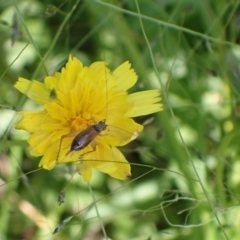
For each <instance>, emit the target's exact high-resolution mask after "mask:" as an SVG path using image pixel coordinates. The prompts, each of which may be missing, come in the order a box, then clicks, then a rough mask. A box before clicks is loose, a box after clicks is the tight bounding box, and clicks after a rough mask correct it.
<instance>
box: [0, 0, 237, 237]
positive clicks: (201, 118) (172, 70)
mask: <svg viewBox="0 0 240 240" xmlns="http://www.w3.org/2000/svg"><path fill="white" fill-rule="evenodd" d="M239 3H240V1H239V0H237V1H236V0H228V1H227V0H220V1H213V0H197V1H187V0H182V1H178V0H172V1H156V0H155V1H154V0H152V1H149V0H132V1H117V0H108V1H99V0H88V1H80V0H65V1H64V0H52V1H47V0H42V1H40V0H19V1H17V0H12V1H1V2H0V36H1V37H0V56H1V58H0V104H1V109H0V138H1V141H0V239H2V240H20V239H40V240H48V239H56V240H67V239H85V240H87V239H105V238H104V234H103V230H102V229H103V228H104V229H105V231H106V235H107V236H108V238H109V239H113V240H126V239H133V240H147V239H151V240H157V239H171V240H173V239H181V240H183V239H186V240H187V239H194V240H202V239H231V240H234V239H239V221H240V209H239V201H240V200H239V199H240V194H239V189H240V151H239V149H240V148H239V139H240V119H239V118H240V104H239V92H240V68H239V61H240V47H239V40H240V8H239V6H240V5H239ZM69 54H72V55H73V56H75V57H77V58H79V59H80V60H81V61H82V62H84V64H85V65H90V64H91V63H92V62H95V61H99V60H100V61H106V62H107V63H108V66H109V67H110V68H111V69H115V68H116V67H117V66H118V65H120V64H121V63H123V62H124V61H126V60H129V61H130V62H131V64H132V67H133V68H134V69H135V71H136V73H137V74H138V77H139V81H138V84H137V85H136V86H135V87H134V88H133V89H131V90H132V92H134V91H139V90H147V89H156V88H159V89H161V92H162V98H163V104H164V108H165V109H164V111H162V112H159V113H157V114H154V115H152V116H146V117H139V118H137V119H136V121H137V122H139V123H141V124H143V123H145V129H144V131H143V132H142V133H141V134H140V136H139V137H138V138H137V139H136V140H135V141H133V142H131V143H130V144H129V145H127V146H125V147H123V148H122V151H123V152H124V155H125V156H126V158H127V159H128V160H129V162H130V163H131V164H132V177H131V178H129V179H128V180H126V181H118V180H116V179H113V178H111V177H109V176H108V175H104V174H103V173H99V172H97V171H96V172H94V174H93V175H94V176H93V179H92V181H91V182H90V186H91V187H89V186H88V184H87V183H85V182H84V181H83V180H82V178H81V176H80V175H78V174H75V168H74V166H72V165H71V164H59V165H58V166H57V167H56V168H54V170H52V171H47V170H42V169H39V168H38V163H39V161H40V157H39V158H36V157H32V156H31V154H30V149H29V146H28V143H27V141H26V139H27V137H28V136H29V135H28V133H26V132H24V131H19V130H16V129H15V128H14V124H15V122H16V121H17V119H18V114H17V113H16V111H15V110H21V109H38V108H39V106H37V105H36V104H34V103H33V102H32V101H31V100H29V99H26V97H24V96H23V94H21V93H20V92H18V91H17V89H15V88H14V87H13V85H14V84H15V82H16V81H17V79H18V77H24V78H27V79H36V80H38V81H43V80H44V78H45V77H46V76H47V75H51V74H54V72H56V71H59V70H60V69H61V67H62V66H64V64H65V63H66V61H67V59H68V56H69ZM143 101H144V100H143ZM10 106H13V107H14V109H12V108H11V107H10ZM62 192H64V194H65V198H64V200H65V202H64V203H63V204H61V205H60V206H59V204H58V197H59V195H61V193H62ZM96 207H97V209H98V213H99V214H97V212H96ZM56 228H57V229H56ZM54 231H55V232H56V233H55V234H53V232H54Z"/></svg>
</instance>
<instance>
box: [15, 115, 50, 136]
mask: <svg viewBox="0 0 240 240" xmlns="http://www.w3.org/2000/svg"><path fill="white" fill-rule="evenodd" d="M18 113H19V114H20V115H21V116H22V119H21V120H20V121H19V122H18V123H17V124H16V129H23V130H26V131H28V132H35V131H37V130H38V129H39V128H40V126H41V124H42V123H43V121H44V120H46V121H47V120H48V117H47V114H46V111H37V110H36V111H21V112H18Z"/></svg>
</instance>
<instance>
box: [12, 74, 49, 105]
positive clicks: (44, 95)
mask: <svg viewBox="0 0 240 240" xmlns="http://www.w3.org/2000/svg"><path fill="white" fill-rule="evenodd" d="M14 87H15V88H17V89H18V90H19V91H20V92H22V93H24V94H25V95H27V96H28V97H29V98H30V99H32V100H34V101H35V102H36V103H39V104H45V103H48V102H49V99H50V91H49V89H47V87H46V86H45V85H44V84H43V83H41V82H38V81H36V80H32V81H29V80H27V79H24V78H19V79H18V81H17V83H16V84H15V85H14Z"/></svg>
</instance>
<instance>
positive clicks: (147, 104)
mask: <svg viewBox="0 0 240 240" xmlns="http://www.w3.org/2000/svg"><path fill="white" fill-rule="evenodd" d="M160 100H161V97H160V91H159V90H157V89H155V90H148V91H142V92H137V93H132V94H129V95H128V101H129V102H132V103H134V105H135V108H134V109H131V110H130V111H129V112H128V113H127V114H126V115H127V116H128V117H137V116H143V115H147V114H151V113H155V112H159V111H162V110H163V104H161V103H160Z"/></svg>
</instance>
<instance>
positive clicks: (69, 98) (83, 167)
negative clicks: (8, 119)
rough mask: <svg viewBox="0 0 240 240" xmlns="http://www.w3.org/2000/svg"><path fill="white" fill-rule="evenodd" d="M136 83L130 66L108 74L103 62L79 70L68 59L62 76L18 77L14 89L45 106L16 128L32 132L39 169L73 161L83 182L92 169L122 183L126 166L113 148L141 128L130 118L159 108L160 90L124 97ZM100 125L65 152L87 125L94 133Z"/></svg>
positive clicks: (26, 115)
mask: <svg viewBox="0 0 240 240" xmlns="http://www.w3.org/2000/svg"><path fill="white" fill-rule="evenodd" d="M136 81H137V75H136V73H135V72H134V70H133V69H131V65H130V63H129V62H125V63H123V64H122V65H120V66H119V67H118V68H117V69H116V70H114V71H113V72H110V70H109V69H108V68H107V67H106V63H105V62H96V63H93V64H92V65H91V66H90V67H84V66H83V64H82V63H81V62H80V61H79V60H78V59H76V58H74V57H72V56H70V57H69V60H68V62H67V64H66V67H63V68H62V70H61V72H56V73H55V74H54V76H48V77H46V78H45V80H44V83H41V82H38V81H36V80H33V81H30V80H27V79H24V78H19V79H18V82H17V83H16V84H15V87H16V88H17V89H18V90H19V91H21V92H22V93H24V94H26V95H27V96H28V97H29V98H31V99H32V100H34V101H35V102H36V103H38V104H40V105H43V108H44V109H43V110H39V111H37V110H35V111H21V112H20V114H21V115H22V119H21V120H20V121H19V122H18V123H17V126H16V128H17V129H24V130H26V131H29V132H31V133H32V134H31V136H30V137H29V139H28V142H29V145H30V147H31V154H32V155H34V156H43V157H42V159H41V161H40V163H39V167H43V168H44V169H47V170H51V169H52V168H54V167H55V166H56V164H59V163H65V162H75V164H76V165H77V169H78V171H79V173H80V174H81V175H82V177H83V179H84V180H85V181H87V182H89V181H90V180H91V176H92V168H96V169H98V170H99V171H102V172H104V173H107V174H109V175H110V176H111V177H114V178H117V179H121V180H124V179H126V178H127V177H128V176H130V175H131V170H130V164H129V163H128V161H127V160H126V159H125V157H124V156H123V154H122V153H121V152H120V151H119V150H118V148H117V146H123V145H125V144H127V143H128V142H130V141H131V140H133V139H134V138H136V136H137V133H139V132H141V131H142V130H143V126H142V125H140V124H137V123H136V122H134V120H133V119H132V118H133V117H136V116H142V115H147V114H150V113H154V112H158V111H161V110H162V109H163V106H162V104H161V103H160V100H161V98H160V92H159V90H149V91H142V92H137V93H133V94H128V93H127V90H128V89H129V88H131V87H132V86H133V85H134V84H135V83H136ZM101 121H103V122H104V121H105V124H106V129H105V130H103V131H100V133H99V134H96V135H97V136H96V137H95V138H92V139H90V140H92V141H90V143H89V144H88V145H87V146H86V147H84V148H83V149H81V150H79V151H74V150H73V151H71V150H70V148H71V145H72V142H73V140H74V139H75V138H76V136H77V135H79V134H80V135H81V132H82V131H83V130H85V129H87V128H88V127H89V128H90V130H93V128H92V127H91V126H93V125H96V124H98V123H99V122H101ZM97 126H98V125H97ZM87 132H88V130H87ZM83 135H84V137H85V133H84V134H83Z"/></svg>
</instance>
